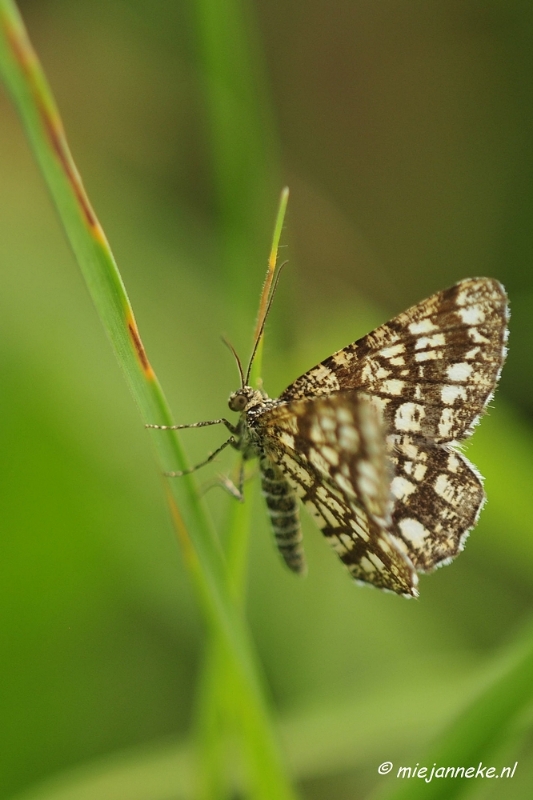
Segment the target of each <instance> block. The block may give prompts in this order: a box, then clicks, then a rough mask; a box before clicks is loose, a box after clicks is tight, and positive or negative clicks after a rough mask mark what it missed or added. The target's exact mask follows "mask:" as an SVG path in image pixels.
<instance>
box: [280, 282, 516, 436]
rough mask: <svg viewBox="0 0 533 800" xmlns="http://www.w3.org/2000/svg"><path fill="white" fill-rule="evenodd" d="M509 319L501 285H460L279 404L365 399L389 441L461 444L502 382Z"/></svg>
mask: <svg viewBox="0 0 533 800" xmlns="http://www.w3.org/2000/svg"><path fill="white" fill-rule="evenodd" d="M508 317H509V314H508V307H507V298H506V294H505V291H504V289H503V287H502V286H501V285H500V284H499V283H498V282H497V281H495V280H492V279H489V278H479V279H468V280H464V281H461V282H460V283H458V284H456V285H455V286H452V287H451V288H450V289H446V290H444V291H442V292H439V293H437V294H435V295H433V296H432V297H430V298H428V299H427V300H425V301H423V302H421V303H419V304H418V305H416V306H413V308H410V309H408V310H407V311H405V312H403V313H402V314H400V315H399V316H397V317H396V318H395V319H393V320H391V321H390V322H387V323H386V324H385V325H382V326H381V327H379V328H377V329H376V330H375V331H373V332H372V333H369V334H367V335H366V336H364V337H363V338H362V339H359V340H358V341H357V342H354V343H353V344H351V345H348V346H347V347H345V348H344V349H342V350H339V351H338V352H337V353H334V354H333V355H332V356H330V357H329V358H327V359H325V361H323V362H322V363H321V364H318V365H317V366H316V367H314V368H313V369H311V370H309V372H307V373H305V374H304V375H302V376H301V377H300V378H298V379H297V380H296V381H294V383H292V384H291V385H290V386H288V387H287V389H285V391H284V392H283V393H282V395H281V396H280V398H279V399H280V400H282V401H287V400H294V399H296V398H303V397H311V396H321V395H330V394H332V393H334V392H338V391H354V390H355V391H358V392H361V391H364V392H367V393H368V394H369V396H370V397H371V399H372V402H373V403H374V404H375V406H376V408H378V409H379V410H380V412H381V414H382V416H383V419H384V423H385V427H386V429H387V432H388V433H398V434H402V433H405V434H414V435H417V436H420V437H423V438H428V439H430V440H433V441H435V442H441V443H444V442H451V441H455V440H460V439H463V438H465V437H467V436H469V435H470V434H471V432H472V429H473V427H474V425H475V424H476V422H477V421H478V419H479V416H480V414H481V413H482V412H483V410H484V408H485V407H486V405H487V403H488V402H489V401H490V399H491V397H492V394H493V392H494V389H495V386H496V383H497V381H498V378H499V376H500V372H501V369H502V365H503V362H504V359H505V354H506V347H505V342H506V340H507V320H508Z"/></svg>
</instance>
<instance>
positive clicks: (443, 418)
mask: <svg viewBox="0 0 533 800" xmlns="http://www.w3.org/2000/svg"><path fill="white" fill-rule="evenodd" d="M454 423H455V414H454V412H453V410H452V409H451V408H443V409H442V412H441V415H440V420H439V436H441V437H442V438H443V439H452V438H453V436H452V435H451V433H452V429H453V426H454Z"/></svg>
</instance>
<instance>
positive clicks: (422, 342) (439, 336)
mask: <svg viewBox="0 0 533 800" xmlns="http://www.w3.org/2000/svg"><path fill="white" fill-rule="evenodd" d="M445 344H446V337H445V335H444V334H443V333H434V334H433V336H421V337H420V338H419V339H417V340H416V344H415V350H423V349H424V348H425V347H442V346H443V345H445Z"/></svg>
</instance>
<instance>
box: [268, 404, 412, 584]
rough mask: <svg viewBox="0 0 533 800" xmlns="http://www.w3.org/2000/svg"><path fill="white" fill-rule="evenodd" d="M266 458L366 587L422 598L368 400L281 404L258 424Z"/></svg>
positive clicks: (383, 447) (378, 427)
mask: <svg viewBox="0 0 533 800" xmlns="http://www.w3.org/2000/svg"><path fill="white" fill-rule="evenodd" d="M257 428H258V432H259V434H260V436H261V440H262V442H263V445H264V448H265V452H266V454H267V456H268V458H269V459H270V460H271V461H273V462H274V463H275V464H276V465H277V466H278V468H279V469H280V470H281V472H282V473H283V475H284V476H285V478H286V480H287V481H288V483H289V484H290V485H291V486H292V488H293V489H294V491H295V492H296V494H297V495H298V497H299V498H300V499H301V500H302V502H303V503H304V505H305V506H306V507H307V508H308V509H309V511H310V512H311V514H312V516H313V517H314V518H315V519H316V522H317V524H318V526H319V527H320V528H321V530H322V532H323V533H324V535H325V536H326V538H327V539H328V541H329V542H330V544H331V545H332V547H333V548H334V549H335V551H336V552H337V554H338V555H339V557H340V558H341V560H342V562H343V563H344V564H345V566H346V567H347V569H348V570H349V572H350V573H351V575H352V576H353V577H354V578H355V579H356V580H358V581H361V582H363V583H368V584H372V585H374V586H377V587H378V588H380V589H388V590H390V591H393V592H396V593H398V594H405V595H407V596H415V595H416V594H417V590H416V586H417V582H418V579H417V576H416V572H415V570H414V568H413V565H412V563H411V561H410V559H409V557H408V556H407V554H406V548H405V546H404V544H403V542H402V541H401V540H399V539H397V538H396V537H395V536H394V535H392V534H391V532H390V531H389V530H388V527H389V526H390V524H391V517H390V514H391V497H390V477H391V476H390V463H389V461H388V458H387V453H386V445H385V439H384V436H383V431H382V428H381V423H380V421H379V417H378V415H377V413H376V412H375V409H374V408H373V407H372V405H371V404H370V403H369V401H368V400H367V399H366V398H365V397H364V396H358V395H354V394H349V395H343V394H337V395H333V396H332V397H319V398H312V399H310V400H297V401H294V402H292V403H286V404H280V405H278V406H276V407H274V408H273V409H270V410H268V411H266V412H265V413H264V414H262V415H261V416H260V417H259V419H258V421H257Z"/></svg>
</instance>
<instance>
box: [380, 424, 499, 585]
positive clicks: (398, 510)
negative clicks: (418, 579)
mask: <svg viewBox="0 0 533 800" xmlns="http://www.w3.org/2000/svg"><path fill="white" fill-rule="evenodd" d="M390 438H391V439H392V438H393V439H394V446H393V449H392V455H391V460H392V462H393V464H394V468H395V469H394V472H395V475H394V478H393V480H392V484H391V490H392V494H393V496H394V498H395V504H394V511H393V514H392V518H393V527H392V530H393V531H394V533H395V534H396V535H397V536H398V537H399V538H400V539H401V540H402V541H403V542H404V544H405V546H406V548H407V552H408V553H409V558H410V559H411V561H412V562H413V564H414V566H415V569H416V570H417V571H418V572H431V571H432V570H433V569H435V568H436V567H439V566H442V565H443V564H446V563H448V562H449V561H451V560H452V559H453V558H454V557H455V556H456V555H458V553H460V551H461V550H462V549H463V547H464V544H465V541H466V538H467V536H468V534H469V532H470V530H471V529H472V528H473V527H474V525H475V524H476V522H477V520H478V517H479V513H480V511H481V508H482V507H483V503H484V501H485V493H484V491H483V484H482V478H481V476H480V474H479V472H478V471H477V470H476V468H475V467H474V466H473V465H472V464H471V463H470V462H469V461H468V460H467V459H466V458H465V457H464V456H463V454H462V453H459V452H457V451H456V450H454V449H453V448H452V447H450V446H448V445H431V444H427V443H425V442H423V441H419V440H415V439H413V437H410V436H397V437H390Z"/></svg>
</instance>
